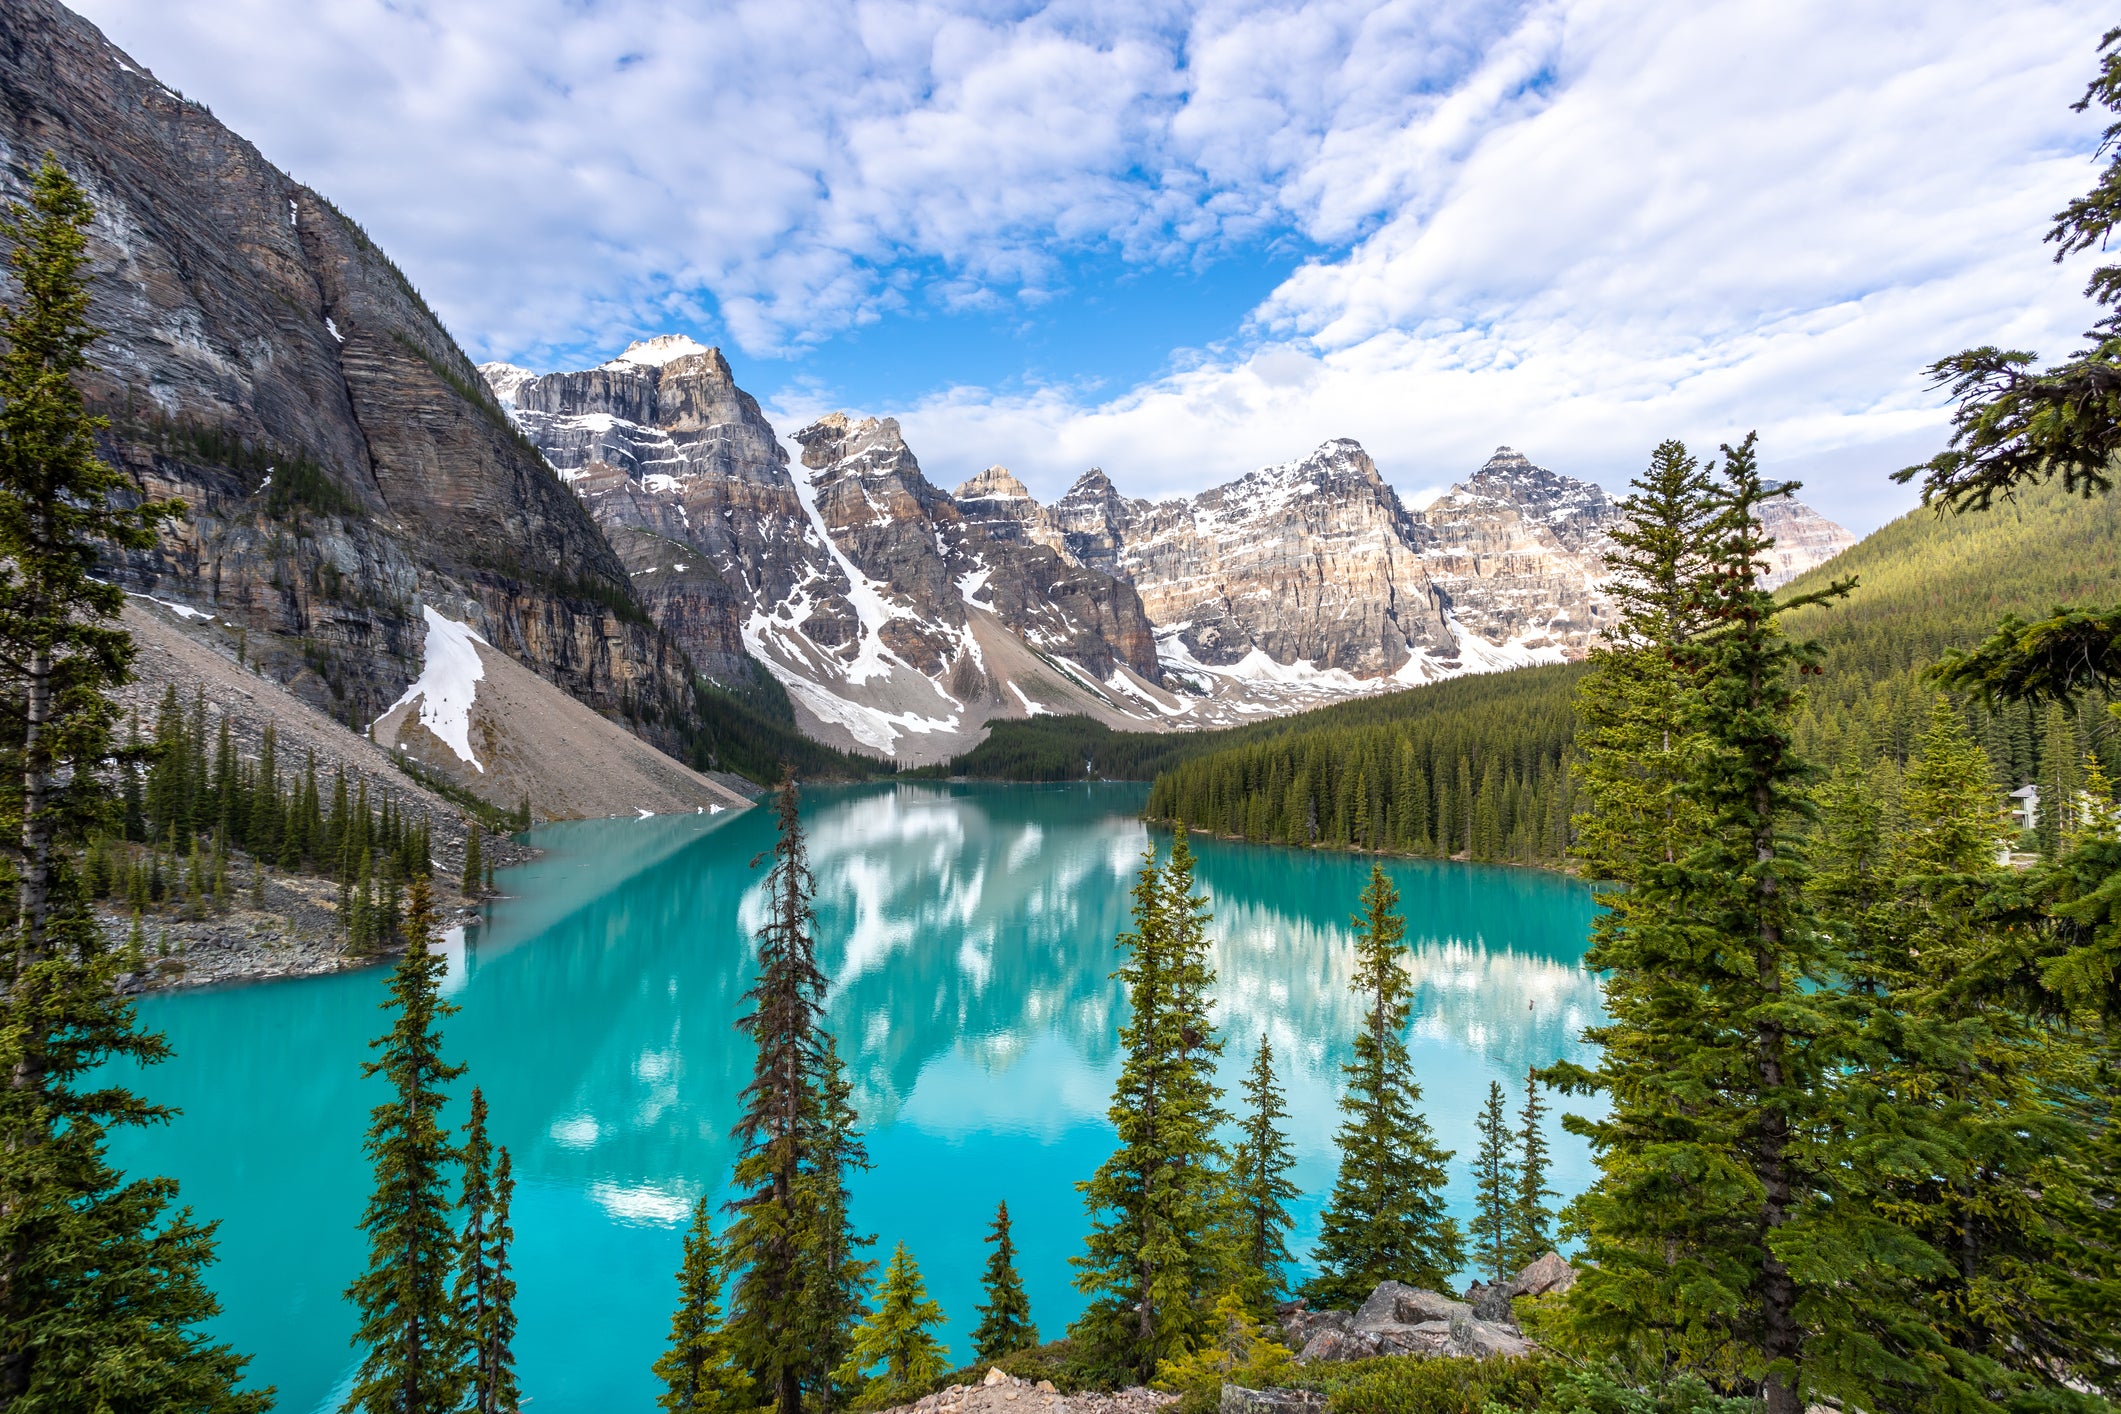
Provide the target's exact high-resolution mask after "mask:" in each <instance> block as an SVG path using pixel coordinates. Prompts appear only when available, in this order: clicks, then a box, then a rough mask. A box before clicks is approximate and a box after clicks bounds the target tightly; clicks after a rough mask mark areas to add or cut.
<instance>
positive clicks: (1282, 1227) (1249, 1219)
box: [1230, 1032, 1297, 1316]
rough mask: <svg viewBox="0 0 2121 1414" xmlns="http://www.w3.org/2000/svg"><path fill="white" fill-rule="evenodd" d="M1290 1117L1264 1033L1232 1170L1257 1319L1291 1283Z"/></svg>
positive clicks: (1249, 1296) (1242, 1254)
mask: <svg viewBox="0 0 2121 1414" xmlns="http://www.w3.org/2000/svg"><path fill="white" fill-rule="evenodd" d="M1288 1117H1289V1111H1288V1107H1287V1106H1286V1105H1285V1104H1284V1103H1283V1101H1282V1092H1281V1085H1280V1083H1279V1082H1278V1081H1277V1080H1276V1079H1275V1076H1274V1046H1273V1044H1272V1043H1271V1042H1270V1041H1269V1040H1268V1039H1267V1036H1266V1033H1265V1032H1261V1033H1260V1037H1259V1050H1258V1052H1257V1053H1256V1054H1255V1055H1254V1056H1253V1057H1252V1069H1251V1070H1250V1071H1249V1072H1248V1073H1247V1074H1246V1076H1245V1108H1244V1114H1243V1116H1242V1118H1241V1119H1240V1124H1241V1125H1242V1131H1243V1135H1244V1137H1243V1138H1242V1139H1241V1140H1239V1142H1238V1146H1237V1153H1236V1156H1235V1158H1234V1159H1233V1160H1232V1162H1231V1165H1230V1187H1231V1196H1232V1198H1233V1200H1234V1201H1235V1202H1236V1204H1237V1229H1238V1231H1237V1238H1238V1256H1237V1263H1238V1267H1239V1270H1240V1271H1241V1273H1242V1277H1241V1279H1240V1285H1241V1286H1243V1287H1244V1288H1245V1293H1244V1294H1245V1297H1246V1300H1247V1304H1248V1305H1250V1306H1251V1308H1252V1309H1253V1311H1254V1313H1255V1314H1258V1315H1262V1316H1264V1315H1269V1314H1272V1308H1273V1303H1275V1302H1277V1301H1279V1300H1280V1299H1281V1295H1282V1290H1283V1288H1284V1286H1285V1284H1286V1278H1285V1276H1284V1275H1283V1272H1284V1269H1285V1268H1286V1267H1287V1266H1288V1262H1289V1243H1288V1235H1289V1229H1290V1228H1292V1227H1294V1226H1295V1225H1296V1220H1295V1219H1294V1218H1292V1217H1290V1216H1289V1203H1290V1201H1291V1200H1292V1199H1294V1198H1296V1197H1297V1188H1296V1185H1295V1184H1293V1183H1291V1182H1290V1181H1289V1170H1291V1169H1293V1168H1295V1167H1296V1154H1295V1151H1293V1150H1292V1149H1291V1148H1290V1147H1289V1139H1288V1136H1287V1135H1286V1134H1285V1133H1283V1132H1282V1122H1283V1121H1284V1120H1286V1119H1287V1118H1288Z"/></svg>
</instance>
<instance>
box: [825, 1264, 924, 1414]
mask: <svg viewBox="0 0 2121 1414" xmlns="http://www.w3.org/2000/svg"><path fill="white" fill-rule="evenodd" d="M942 1321H943V1308H942V1307H941V1306H940V1305H939V1304H937V1303H936V1302H935V1301H933V1300H931V1299H930V1298H929V1296H928V1287H927V1284H926V1283H925V1282H923V1281H922V1280H921V1272H920V1268H919V1267H917V1266H915V1265H914V1263H913V1257H912V1256H911V1254H909V1253H908V1252H907V1251H906V1244H905V1243H903V1242H901V1243H899V1244H898V1246H897V1247H895V1248H893V1249H892V1252H891V1260H890V1262H888V1263H886V1264H885V1267H884V1279H883V1281H882V1282H881V1283H879V1284H878V1286H877V1293H876V1310H875V1311H874V1312H872V1313H871V1314H870V1315H869V1317H868V1319H866V1320H864V1321H863V1322H862V1323H861V1325H860V1326H858V1327H856V1329H855V1332H854V1343H853V1348H852V1349H851V1350H850V1351H849V1352H848V1354H847V1357H846V1359H845V1361H844V1362H843V1363H842V1364H841V1366H840V1368H839V1369H838V1370H836V1371H834V1375H835V1376H836V1377H837V1378H838V1379H841V1380H843V1381H846V1382H849V1383H853V1382H855V1381H863V1382H864V1383H863V1386H862V1394H861V1404H862V1406H863V1407H864V1408H869V1409H883V1408H886V1407H888V1406H890V1405H893V1404H904V1403H906V1402H908V1401H910V1400H913V1399H918V1398H919V1397H920V1396H921V1395H923V1394H926V1393H927V1392H928V1388H929V1386H931V1385H933V1384H934V1383H935V1380H936V1377H937V1376H938V1375H940V1374H942V1373H943V1371H944V1370H945V1369H946V1368H947V1366H946V1365H945V1364H944V1362H943V1343H942V1342H941V1341H939V1340H937V1339H936V1338H935V1329H934V1328H935V1327H936V1326H939V1325H941V1324H942ZM879 1365H881V1366H883V1368H882V1369H881V1370H877V1369H876V1367H877V1366H879ZM872 1370H875V1373H874V1374H871V1373H869V1372H870V1371H872Z"/></svg>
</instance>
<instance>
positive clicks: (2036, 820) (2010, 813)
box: [2003, 786, 2040, 830]
mask: <svg viewBox="0 0 2121 1414" xmlns="http://www.w3.org/2000/svg"><path fill="white" fill-rule="evenodd" d="M2005 800H2006V801H2007V802H2008V803H2007V804H2006V805H2005V806H2004V807H2003V811H2004V816H2005V818H2006V819H2008V820H2009V821H2010V826H2011V828H2012V829H2014V830H2037V829H2039V828H2040V787H2038V786H2020V787H2018V788H2017V789H2016V790H2014V791H2012V792H2011V793H2010V794H2009V795H2008V796H2006V797H2005Z"/></svg>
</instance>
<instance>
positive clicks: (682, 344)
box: [603, 334, 713, 369]
mask: <svg viewBox="0 0 2121 1414" xmlns="http://www.w3.org/2000/svg"><path fill="white" fill-rule="evenodd" d="M711 352H713V350H711V349H709V348H708V347H707V345H705V344H703V343H701V342H700V341H699V340H697V339H694V338H692V337H690V336H689V335H686V334H658V335H656V336H655V337H654V338H652V339H636V340H635V341H634V342H633V343H630V344H628V345H627V346H626V352H624V353H622V354H620V355H619V356H618V357H617V358H615V359H613V360H611V361H610V362H609V363H606V364H604V365H603V367H605V368H614V369H616V368H661V367H662V366H663V365H664V364H666V363H671V362H673V361H675V360H677V359H681V358H689V357H691V356H692V355H693V354H703V353H711Z"/></svg>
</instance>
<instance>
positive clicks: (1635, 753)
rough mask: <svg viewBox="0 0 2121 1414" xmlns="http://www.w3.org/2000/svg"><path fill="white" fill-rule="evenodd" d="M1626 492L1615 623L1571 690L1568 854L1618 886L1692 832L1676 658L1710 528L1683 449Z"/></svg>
mask: <svg viewBox="0 0 2121 1414" xmlns="http://www.w3.org/2000/svg"><path fill="white" fill-rule="evenodd" d="M1633 484H1634V488H1635V489H1634V491H1633V493H1632V494H1630V495H1629V496H1627V497H1626V498H1624V499H1623V500H1622V501H1621V503H1620V510H1621V512H1622V515H1623V517H1624V519H1623V520H1622V521H1621V523H1620V526H1619V528H1617V529H1616V530H1615V531H1614V532H1613V541H1614V545H1615V548H1614V550H1613V551H1612V553H1610V554H1608V555H1607V556H1606V568H1607V570H1608V571H1610V572H1611V574H1612V576H1613V579H1612V581H1611V582H1610V583H1608V584H1607V586H1606V588H1607V589H1608V591H1609V592H1616V591H1617V592H1616V594H1615V597H1616V598H1617V600H1618V604H1619V609H1620V613H1619V617H1618V618H1617V620H1616V621H1615V622H1614V624H1613V625H1612V627H1611V628H1609V629H1608V630H1607V632H1606V635H1605V641H1604V643H1602V644H1601V645H1600V646H1599V647H1598V648H1597V649H1595V650H1594V651H1593V652H1592V655H1591V664H1592V671H1591V673H1590V674H1589V675H1588V676H1587V677H1585V678H1584V680H1583V683H1582V684H1581V686H1579V687H1578V688H1577V693H1576V713H1577V723H1578V725H1577V732H1576V744H1577V753H1578V754H1577V765H1576V771H1577V778H1578V781H1579V784H1580V786H1581V789H1582V792H1583V793H1582V796H1581V799H1582V801H1583V803H1584V805H1585V813H1584V814H1583V815H1581V816H1580V817H1579V818H1578V827H1579V828H1578V836H1577V845H1576V852H1577V854H1578V856H1579V857H1580V858H1581V859H1582V860H1583V862H1584V864H1585V865H1586V866H1587V867H1588V868H1589V869H1591V870H1592V871H1593V873H1594V875H1595V876H1596V877H1600V878H1606V879H1613V880H1617V881H1620V882H1628V881H1630V880H1632V879H1634V878H1635V877H1637V876H1638V875H1639V874H1640V873H1641V871H1642V870H1643V869H1644V868H1645V867H1647V866H1649V865H1650V864H1654V863H1666V864H1668V863H1671V862H1672V861H1674V860H1676V859H1677V858H1678V857H1679V854H1680V852H1681V851H1682V850H1683V849H1684V847H1685V841H1686V840H1687V839H1688V838H1689V834H1690V831H1691V830H1692V828H1693V825H1694V819H1693V813H1694V812H1693V811H1692V810H1691V808H1690V806H1689V802H1688V800H1687V798H1686V796H1685V795H1684V794H1683V793H1682V792H1680V791H1679V790H1678V788H1677V787H1678V783H1679V779H1680V773H1681V771H1682V769H1683V765H1684V762H1685V760H1686V748H1687V739H1688V728H1687V726H1686V723H1685V720H1684V713H1685V707H1686V688H1687V683H1686V678H1685V672H1684V668H1683V666H1682V663H1681V660H1680V656H1679V650H1680V646H1681V645H1682V644H1684V643H1686V642H1687V641H1688V640H1689V639H1691V638H1693V637H1694V635H1695V634H1696V632H1698V630H1699V628H1700V626H1701V609H1700V606H1699V605H1697V604H1696V603H1695V602H1694V598H1693V594H1692V591H1693V588H1694V583H1695V580H1696V578H1697V577H1698V575H1699V572H1700V567H1701V565H1702V562H1703V559H1704V557H1705V555H1706V554H1707V549H1708V540H1709V534H1710V527H1711V523H1712V520H1713V514H1712V511H1711V505H1712V501H1711V498H1710V496H1709V494H1708V493H1709V478H1708V473H1707V472H1706V471H1704V470H1703V468H1702V466H1701V462H1700V460H1699V459H1698V458H1696V457H1693V456H1690V455H1689V454H1688V453H1687V449H1686V447H1685V445H1684V444H1682V443H1679V442H1663V443H1660V444H1659V445H1658V447H1657V450H1656V451H1655V452H1654V453H1653V454H1652V455H1651V458H1650V465H1649V469H1648V470H1647V471H1646V472H1644V474H1643V475H1641V476H1639V477H1637V478H1636V479H1635V481H1634V483H1633Z"/></svg>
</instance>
